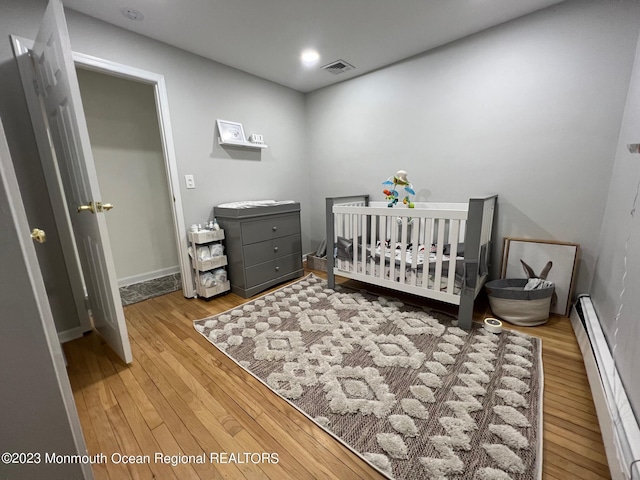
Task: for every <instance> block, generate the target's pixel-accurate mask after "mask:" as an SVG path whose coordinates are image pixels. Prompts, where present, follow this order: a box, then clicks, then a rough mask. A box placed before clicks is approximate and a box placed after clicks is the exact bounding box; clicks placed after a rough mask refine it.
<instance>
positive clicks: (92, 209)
mask: <svg viewBox="0 0 640 480" xmlns="http://www.w3.org/2000/svg"><path fill="white" fill-rule="evenodd" d="M85 211H89V212H91V213H96V209H95V207H94V206H93V202H89V205H80V206H79V207H78V212H85Z"/></svg>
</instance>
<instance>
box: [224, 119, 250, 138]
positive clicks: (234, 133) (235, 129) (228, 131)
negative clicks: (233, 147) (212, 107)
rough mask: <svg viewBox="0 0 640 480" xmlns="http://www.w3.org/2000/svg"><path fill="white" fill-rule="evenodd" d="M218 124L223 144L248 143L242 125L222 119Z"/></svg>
mask: <svg viewBox="0 0 640 480" xmlns="http://www.w3.org/2000/svg"><path fill="white" fill-rule="evenodd" d="M217 122H218V132H219V133H220V140H221V141H222V142H229V143H247V139H246V137H245V136H244V128H242V124H241V123H238V122H229V121H228V120H220V119H218V120H217Z"/></svg>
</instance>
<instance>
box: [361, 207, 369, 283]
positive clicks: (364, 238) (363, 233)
mask: <svg viewBox="0 0 640 480" xmlns="http://www.w3.org/2000/svg"><path fill="white" fill-rule="evenodd" d="M360 235H361V238H362V243H361V244H360V245H361V247H360V252H361V253H360V256H361V258H362V273H364V274H365V275H366V273H367V238H368V237H369V235H367V216H366V215H360Z"/></svg>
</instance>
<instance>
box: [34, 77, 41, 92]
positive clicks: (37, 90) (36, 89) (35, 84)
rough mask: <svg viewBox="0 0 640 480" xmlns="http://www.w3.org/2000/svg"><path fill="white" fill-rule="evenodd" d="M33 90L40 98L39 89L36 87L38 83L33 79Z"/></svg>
mask: <svg viewBox="0 0 640 480" xmlns="http://www.w3.org/2000/svg"><path fill="white" fill-rule="evenodd" d="M33 89H34V90H35V92H36V95H37V96H40V87H38V81H37V80H36V79H35V78H34V79H33Z"/></svg>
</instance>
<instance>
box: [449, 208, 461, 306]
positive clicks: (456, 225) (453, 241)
mask: <svg viewBox="0 0 640 480" xmlns="http://www.w3.org/2000/svg"><path fill="white" fill-rule="evenodd" d="M459 239H460V220H451V223H450V226H449V245H450V246H449V270H448V273H447V276H448V281H447V293H451V294H453V293H454V288H455V279H456V265H457V260H456V257H457V256H458V240H459Z"/></svg>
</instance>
